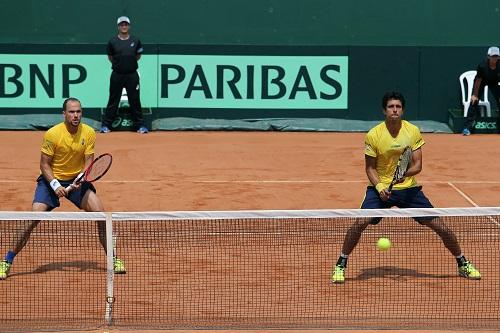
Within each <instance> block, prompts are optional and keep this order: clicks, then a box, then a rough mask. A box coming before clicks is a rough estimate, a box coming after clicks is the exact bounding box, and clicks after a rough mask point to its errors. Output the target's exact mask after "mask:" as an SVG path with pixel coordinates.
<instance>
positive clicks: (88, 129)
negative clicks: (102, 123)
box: [80, 123, 95, 135]
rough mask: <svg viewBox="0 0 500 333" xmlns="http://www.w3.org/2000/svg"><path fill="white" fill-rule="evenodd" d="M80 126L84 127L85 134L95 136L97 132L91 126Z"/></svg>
mask: <svg viewBox="0 0 500 333" xmlns="http://www.w3.org/2000/svg"><path fill="white" fill-rule="evenodd" d="M80 126H82V132H83V133H86V134H90V135H95V130H94V129H93V128H92V127H91V126H89V125H87V124H83V123H82V124H80Z"/></svg>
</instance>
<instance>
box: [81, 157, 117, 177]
mask: <svg viewBox="0 0 500 333" xmlns="http://www.w3.org/2000/svg"><path fill="white" fill-rule="evenodd" d="M111 162H112V157H111V155H104V156H102V157H101V158H99V159H97V160H95V161H94V163H92V165H91V166H90V168H89V169H88V170H87V173H86V176H85V180H86V181H88V182H92V181H94V180H97V179H99V178H100V177H102V176H103V175H104V174H105V173H106V172H107V171H108V169H109V167H110V166H111Z"/></svg>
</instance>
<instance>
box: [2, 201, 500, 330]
mask: <svg viewBox="0 0 500 333" xmlns="http://www.w3.org/2000/svg"><path fill="white" fill-rule="evenodd" d="M9 214H10V215H9ZM44 214H45V213H44ZM47 214H48V215H44V216H39V215H37V213H6V212H4V213H1V212H0V231H1V234H2V243H1V250H2V251H3V252H6V251H7V250H8V248H9V245H8V244H9V242H12V240H13V238H14V235H16V234H18V233H19V229H20V225H23V224H26V223H27V221H32V220H43V223H40V225H39V226H38V227H37V228H36V229H34V231H33V233H32V236H31V239H30V241H29V242H28V243H27V245H26V247H25V249H24V250H23V251H22V252H21V253H20V254H19V255H18V256H17V257H16V259H15V262H14V265H13V266H12V268H11V272H10V275H9V277H8V278H7V279H6V280H4V281H0V291H1V293H2V298H1V300H0V302H1V303H2V305H3V308H4V309H7V310H4V311H0V323H2V325H4V326H6V327H4V329H3V330H2V331H8V330H12V331H15V330H22V329H26V328H29V329H32V328H52V329H54V328H57V329H68V328H82V327H84V328H86V329H92V328H97V327H101V326H106V325H112V326H113V327H136V328H137V327H140V328H249V329H252V328H389V329H392V328H400V329H404V328H406V329H408V328H426V329H467V328H475V329H493V328H497V327H499V325H500V310H499V309H500V290H499V287H500V274H499V273H500V269H499V264H500V262H499V260H498V256H499V253H500V208H446V209H392V210H311V211H233V212H229V211H228V212H223V211H219V212H217V211H213V212H141V213H112V214H99V213H92V214H89V213H71V214H69V213H47ZM6 215H9V216H8V217H7V218H6ZM49 216H50V218H48V217H49ZM374 217H382V218H383V219H382V221H381V222H380V223H379V224H378V225H374V226H372V225H370V226H369V227H368V228H367V229H366V230H365V231H364V233H363V235H362V237H361V239H360V242H359V243H358V245H357V247H356V248H355V249H354V251H353V252H352V253H351V255H350V257H349V264H348V265H347V270H346V281H345V283H344V284H340V285H337V284H332V283H331V282H330V277H331V272H332V268H333V267H334V265H335V263H336V261H337V258H338V256H339V254H340V251H341V247H342V243H343V240H344V237H345V234H346V231H347V230H348V229H349V228H350V227H351V226H352V225H353V223H355V222H356V221H360V220H365V219H371V218H374ZM415 217H417V220H419V221H428V220H429V219H430V218H433V219H437V218H439V221H440V223H442V224H443V225H445V226H446V227H447V228H449V229H450V230H452V231H453V233H454V234H455V235H456V237H457V239H458V242H459V244H460V246H461V248H462V252H463V253H464V254H465V256H466V257H467V258H468V259H470V260H471V261H472V262H473V263H474V264H475V265H476V267H477V268H478V269H479V270H480V271H481V275H482V278H481V280H478V281H472V280H467V279H464V278H461V277H459V275H458V273H457V264H456V261H455V259H454V257H453V256H452V255H451V254H450V252H449V251H448V250H447V249H446V247H445V246H444V245H443V242H442V241H441V239H440V238H439V237H438V236H437V234H435V233H434V232H433V231H432V230H431V229H429V228H427V227H425V226H422V225H420V224H419V223H417V222H416V221H415V219H414V218H415ZM423 217H427V219H425V218H423ZM422 218H423V219H422ZM95 221H100V222H104V223H106V226H107V229H106V231H107V244H108V248H109V246H110V244H113V243H112V239H113V238H115V239H116V243H115V246H116V253H117V255H118V256H119V257H120V258H121V259H123V260H124V262H125V264H126V267H127V274H125V275H113V273H112V254H111V253H110V251H108V256H105V254H104V251H103V250H102V247H101V245H100V244H99V237H98V232H97V228H96V225H95V223H92V222H95ZM113 235H114V237H113ZM381 236H386V237H388V238H390V239H391V241H392V243H393V247H392V248H391V249H390V250H389V251H383V252H382V251H378V250H377V249H376V246H375V243H376V241H377V239H378V238H379V237H381Z"/></svg>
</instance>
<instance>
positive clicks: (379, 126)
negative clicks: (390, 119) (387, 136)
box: [366, 122, 387, 136]
mask: <svg viewBox="0 0 500 333" xmlns="http://www.w3.org/2000/svg"><path fill="white" fill-rule="evenodd" d="M386 128H387V127H386V126H385V122H381V123H379V124H377V125H375V126H373V127H372V128H371V129H370V130H369V131H368V133H367V134H366V135H369V136H372V135H380V133H381V132H383V131H384V130H385V129H386Z"/></svg>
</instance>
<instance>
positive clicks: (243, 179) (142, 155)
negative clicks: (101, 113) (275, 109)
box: [0, 132, 500, 211]
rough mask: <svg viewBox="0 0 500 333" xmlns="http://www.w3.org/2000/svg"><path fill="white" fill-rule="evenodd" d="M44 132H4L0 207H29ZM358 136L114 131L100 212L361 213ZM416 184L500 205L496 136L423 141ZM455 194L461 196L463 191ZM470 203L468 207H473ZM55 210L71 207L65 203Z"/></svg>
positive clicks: (452, 202)
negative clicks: (350, 210) (331, 210)
mask: <svg viewBox="0 0 500 333" xmlns="http://www.w3.org/2000/svg"><path fill="white" fill-rule="evenodd" d="M42 135H43V132H1V133H0V139H1V140H2V147H3V153H4V156H5V157H4V159H3V160H2V161H0V172H1V173H0V176H1V177H0V182H1V186H2V191H1V192H0V204H1V209H2V210H30V209H31V201H32V197H33V190H34V188H35V179H36V177H37V176H38V173H39V165H38V163H39V158H40V152H39V150H40V143H41V140H42ZM363 138H364V133H290V132H285V133H281V132H278V133H277V132H263V133H262V132H153V133H150V134H147V135H138V134H136V133H124V132H116V133H111V134H105V135H103V134H100V135H98V137H97V143H96V154H100V153H104V152H109V153H111V154H112V155H113V158H114V162H113V166H112V168H111V170H110V171H109V173H108V174H107V175H106V176H105V177H104V178H103V179H102V181H99V182H98V183H97V184H96V187H97V189H98V194H99V196H100V197H101V199H102V200H103V202H104V205H105V208H106V210H107V211H164V210H168V211H171V210H241V209H316V208H358V207H359V204H360V202H361V200H362V198H363V195H364V190H365V186H366V176H365V173H364V157H363ZM424 139H425V140H426V142H427V143H426V145H425V146H424V148H423V159H424V167H423V171H422V173H421V175H420V176H419V177H418V180H419V182H420V183H421V184H423V185H424V192H425V193H426V194H427V196H428V197H429V198H430V199H431V201H432V202H433V204H434V206H436V207H469V206H473V205H474V204H477V205H479V206H499V205H500V196H498V195H497V194H498V192H499V190H500V168H498V160H499V158H500V157H499V154H498V149H499V148H498V147H500V136H497V135H473V136H470V137H463V136H461V135H452V134H424ZM461 192H462V193H461ZM468 199H470V200H472V201H473V203H471V202H470V200H468ZM59 210H62V211H75V210H77V209H76V208H74V207H73V206H72V205H71V204H69V203H68V202H66V201H64V202H63V204H62V206H61V208H60V209H59Z"/></svg>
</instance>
